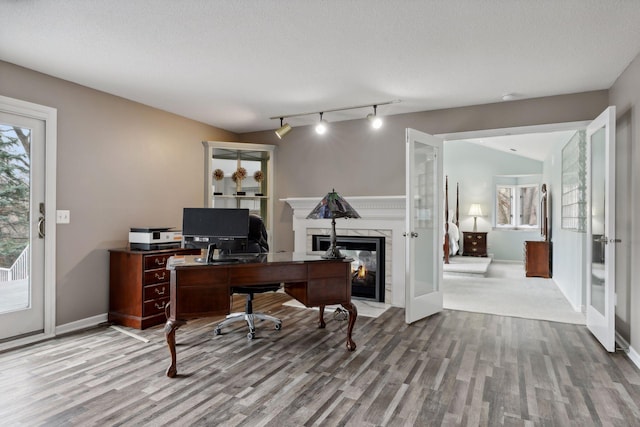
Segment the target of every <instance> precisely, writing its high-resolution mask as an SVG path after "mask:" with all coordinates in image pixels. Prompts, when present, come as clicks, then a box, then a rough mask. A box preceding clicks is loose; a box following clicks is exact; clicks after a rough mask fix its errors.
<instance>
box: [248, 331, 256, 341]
mask: <svg viewBox="0 0 640 427" xmlns="http://www.w3.org/2000/svg"><path fill="white" fill-rule="evenodd" d="M255 337H256V333H255V332H249V333H248V334H247V339H248V340H252V339H254V338H255Z"/></svg>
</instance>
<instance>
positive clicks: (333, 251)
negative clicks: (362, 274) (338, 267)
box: [322, 245, 346, 259]
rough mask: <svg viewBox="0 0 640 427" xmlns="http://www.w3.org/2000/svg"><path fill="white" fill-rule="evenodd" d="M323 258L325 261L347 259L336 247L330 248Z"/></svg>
mask: <svg viewBox="0 0 640 427" xmlns="http://www.w3.org/2000/svg"><path fill="white" fill-rule="evenodd" d="M322 258H324V259H343V258H346V257H345V256H344V255H342V253H340V249H338V248H337V247H336V246H334V245H331V246H329V249H327V251H326V252H325V253H324V254H323V255H322Z"/></svg>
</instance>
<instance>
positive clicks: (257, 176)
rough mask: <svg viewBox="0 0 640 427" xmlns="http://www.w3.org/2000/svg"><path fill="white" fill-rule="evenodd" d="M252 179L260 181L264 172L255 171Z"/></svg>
mask: <svg viewBox="0 0 640 427" xmlns="http://www.w3.org/2000/svg"><path fill="white" fill-rule="evenodd" d="M253 179H255V180H256V182H262V180H263V179H264V174H263V173H262V171H256V172H255V173H254V174H253Z"/></svg>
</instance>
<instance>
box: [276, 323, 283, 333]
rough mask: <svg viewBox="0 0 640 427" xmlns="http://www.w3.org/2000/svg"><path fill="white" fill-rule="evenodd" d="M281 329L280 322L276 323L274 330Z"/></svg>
mask: <svg viewBox="0 0 640 427" xmlns="http://www.w3.org/2000/svg"><path fill="white" fill-rule="evenodd" d="M280 329H282V323H276V331H279V330H280Z"/></svg>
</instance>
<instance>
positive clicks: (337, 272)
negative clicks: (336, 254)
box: [309, 262, 351, 279]
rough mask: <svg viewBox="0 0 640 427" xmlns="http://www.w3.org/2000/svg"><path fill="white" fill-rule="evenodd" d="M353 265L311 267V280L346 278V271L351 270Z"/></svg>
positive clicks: (338, 264) (330, 264)
mask: <svg viewBox="0 0 640 427" xmlns="http://www.w3.org/2000/svg"><path fill="white" fill-rule="evenodd" d="M350 268H351V264H349V263H347V262H344V263H335V262H332V263H318V264H311V265H309V279H320V278H324V277H344V274H345V273H344V271H345V269H350Z"/></svg>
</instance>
